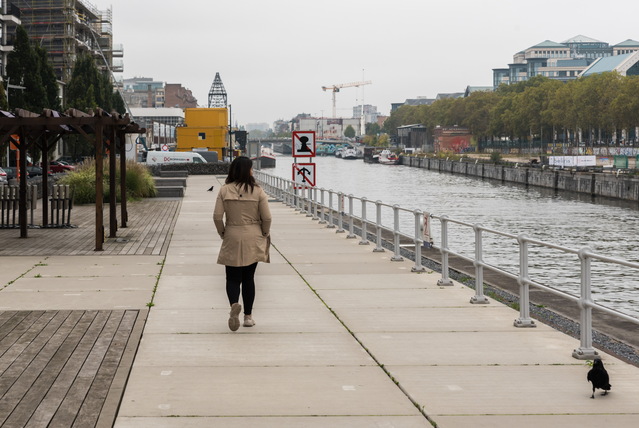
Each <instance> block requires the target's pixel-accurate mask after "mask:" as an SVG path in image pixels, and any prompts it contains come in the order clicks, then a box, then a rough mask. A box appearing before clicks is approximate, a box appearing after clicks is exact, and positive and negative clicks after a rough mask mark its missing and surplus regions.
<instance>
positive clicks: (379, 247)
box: [373, 200, 385, 253]
mask: <svg viewBox="0 0 639 428" xmlns="http://www.w3.org/2000/svg"><path fill="white" fill-rule="evenodd" d="M375 212H376V221H375V233H376V234H377V235H376V236H377V238H376V240H377V245H376V246H375V248H374V249H373V252H374V253H383V252H384V251H385V250H384V247H382V201H380V200H377V201H375Z"/></svg>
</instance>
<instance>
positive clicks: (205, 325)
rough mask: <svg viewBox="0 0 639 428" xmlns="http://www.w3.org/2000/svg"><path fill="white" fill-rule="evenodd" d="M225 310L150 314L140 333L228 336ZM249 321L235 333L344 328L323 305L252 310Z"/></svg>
mask: <svg viewBox="0 0 639 428" xmlns="http://www.w3.org/2000/svg"><path fill="white" fill-rule="evenodd" d="M228 317H229V309H228V308H224V309H197V310H193V309H187V310H162V309H158V308H157V307H153V308H152V309H151V311H150V315H149V317H148V320H147V323H146V327H145V328H144V334H145V335H148V334H158V333H192V334H210V333H229V334H235V333H232V332H231V331H230V330H229V327H228V322H227V321H228ZM253 318H254V319H255V321H256V322H257V324H256V325H255V326H254V327H251V328H250V329H248V328H244V327H240V329H239V330H238V333H242V334H243V333H250V332H251V331H252V329H255V331H256V332H258V333H340V332H343V331H344V326H343V325H342V324H341V323H340V322H339V321H338V320H337V318H335V317H334V316H333V315H332V314H331V313H330V312H328V311H327V310H326V307H324V306H314V307H313V308H309V307H305V308H304V309H287V310H286V313H285V314H283V313H282V310H281V309H268V308H256V309H254V310H253Z"/></svg>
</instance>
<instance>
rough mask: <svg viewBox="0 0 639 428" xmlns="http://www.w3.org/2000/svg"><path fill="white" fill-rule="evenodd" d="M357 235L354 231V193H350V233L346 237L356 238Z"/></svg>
mask: <svg viewBox="0 0 639 428" xmlns="http://www.w3.org/2000/svg"><path fill="white" fill-rule="evenodd" d="M355 238H357V235H355V233H353V194H352V193H351V194H350V195H348V235H347V236H346V239H355Z"/></svg>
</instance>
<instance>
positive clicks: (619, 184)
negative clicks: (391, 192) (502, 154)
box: [400, 156, 639, 201]
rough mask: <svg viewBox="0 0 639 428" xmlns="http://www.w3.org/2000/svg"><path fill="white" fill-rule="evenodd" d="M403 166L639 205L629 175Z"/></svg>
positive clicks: (421, 162) (435, 162) (427, 163)
mask: <svg viewBox="0 0 639 428" xmlns="http://www.w3.org/2000/svg"><path fill="white" fill-rule="evenodd" d="M400 163H401V164H402V165H406V166H410V167H413V168H424V169H429V170H433V171H440V172H450V173H453V174H462V175H467V176H474V177H481V178H490V179H492V180H499V181H503V182H510V183H520V184H526V185H530V186H538V187H545V188H548V189H555V190H567V191H569V192H577V193H585V194H590V195H592V196H605V197H608V198H617V199H624V200H628V201H639V178H634V177H629V176H627V175H623V176H617V175H615V174H602V173H581V172H577V173H574V172H570V171H542V170H541V169H537V168H528V167H518V168H515V167H511V166H505V165H494V164H486V163H474V162H455V161H449V160H444V159H431V158H418V157H408V156H402V157H401V158H400Z"/></svg>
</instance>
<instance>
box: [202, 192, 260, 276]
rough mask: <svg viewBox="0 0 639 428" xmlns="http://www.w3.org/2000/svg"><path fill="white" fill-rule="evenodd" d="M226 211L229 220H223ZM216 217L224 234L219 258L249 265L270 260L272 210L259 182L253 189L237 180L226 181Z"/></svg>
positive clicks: (219, 261) (218, 196) (220, 231)
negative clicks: (233, 181)
mask: <svg viewBox="0 0 639 428" xmlns="http://www.w3.org/2000/svg"><path fill="white" fill-rule="evenodd" d="M224 214H226V223H225V222H224V221H223V219H224ZM213 221H214V222H215V227H216V228H217V233H219V234H220V237H221V238H222V247H221V248H220V255H219V256H218V258H217V262H218V263H219V264H221V265H226V266H249V265H252V264H253V263H256V262H265V263H270V262H271V258H270V251H269V250H270V246H271V237H270V234H269V233H270V230H271V210H270V209H269V207H268V198H267V196H266V193H264V190H263V189H262V188H261V187H259V186H257V185H256V186H255V188H254V189H253V193H251V188H250V187H249V189H248V192H246V191H245V190H244V186H241V187H240V186H238V185H236V184H235V183H230V184H225V185H224V186H222V188H221V189H220V193H219V194H218V195H217V201H216V202H215V211H214V212H213Z"/></svg>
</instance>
